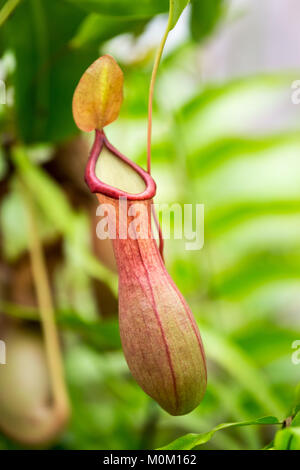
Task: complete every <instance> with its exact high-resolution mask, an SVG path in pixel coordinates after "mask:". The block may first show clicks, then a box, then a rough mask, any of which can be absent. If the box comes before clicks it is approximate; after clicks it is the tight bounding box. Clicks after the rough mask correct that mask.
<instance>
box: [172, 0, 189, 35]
mask: <svg viewBox="0 0 300 470" xmlns="http://www.w3.org/2000/svg"><path fill="white" fill-rule="evenodd" d="M189 2H190V0H170V10H169V23H168V27H169V31H170V30H171V29H173V28H174V26H175V25H176V23H177V21H178V20H179V18H180V15H181V13H182V12H183V10H184V9H185V7H186V6H187V5H188V3H189Z"/></svg>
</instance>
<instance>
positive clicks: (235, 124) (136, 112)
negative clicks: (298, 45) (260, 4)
mask: <svg viewBox="0 0 300 470" xmlns="http://www.w3.org/2000/svg"><path fill="white" fill-rule="evenodd" d="M3 3H4V2H1V3H0V5H3ZM223 3H224V2H222V1H208V0H205V1H204V0H203V1H200V0H193V2H192V6H191V16H190V38H189V39H187V40H186V42H185V43H183V44H181V45H179V46H177V47H176V48H175V49H174V50H172V51H171V52H170V53H169V54H168V55H166V56H165V58H164V60H163V63H162V65H161V69H160V73H159V78H158V82H157V87H156V94H155V103H154V116H153V174H154V177H155V179H156V181H157V184H158V196H157V201H156V202H168V203H170V204H172V203H173V202H180V203H181V204H184V203H193V204H196V203H204V204H205V245H204V248H203V249H202V250H201V251H199V252H189V251H185V250H184V242H182V241H179V240H168V241H166V260H167V267H168V269H169V271H170V273H171V275H172V276H173V277H174V279H175V281H176V283H177V285H178V287H179V288H180V290H181V291H182V292H183V294H184V295H185V296H186V297H187V299H188V301H189V303H190V305H191V307H192V310H193V312H194V314H195V316H196V318H197V321H198V323H199V326H200V330H201V332H202V335H203V341H204V345H205V349H206V352H207V356H208V373H209V382H208V391H207V394H206V397H205V399H204V401H203V403H202V404H201V405H200V406H199V407H198V408H197V409H196V410H195V411H194V412H192V413H191V414H189V415H187V416H182V417H171V416H168V415H167V414H166V413H165V412H163V411H162V410H160V409H159V408H158V407H157V405H156V404H155V403H153V402H152V400H151V399H150V398H148V397H147V396H146V395H145V394H144V393H143V392H142V390H141V389H140V388H139V387H138V386H137V385H136V384H135V382H134V381H133V379H132V378H131V376H130V374H129V371H128V368H127V366H126V363H125V359H124V357H123V354H122V350H121V347H120V340H119V333H118V325H117V320H116V317H114V318H113V319H110V320H109V321H107V320H103V319H101V318H100V316H99V312H98V311H97V308H96V307H95V302H94V299H93V293H92V291H91V288H90V286H91V283H92V280H93V279H95V278H96V279H98V280H101V281H103V282H105V283H106V284H108V285H109V286H110V288H111V289H112V290H114V291H115V288H116V276H115V275H114V274H112V273H110V271H109V270H108V269H107V268H105V267H104V266H102V265H101V264H100V262H99V261H98V260H97V259H96V257H95V255H94V254H93V252H92V250H91V247H90V243H89V237H88V233H89V221H88V217H87V213H86V211H85V210H84V209H83V208H76V209H74V207H73V206H72V205H71V204H70V201H69V200H68V196H67V194H66V193H65V191H64V187H63V186H61V184H60V182H59V181H56V180H55V179H54V178H53V177H52V176H51V175H50V174H48V173H47V171H46V170H45V168H44V167H43V165H41V164H40V163H39V162H38V160H37V159H34V158H33V156H32V155H33V152H32V149H33V148H34V147H32V145H33V144H34V145H37V144H43V145H44V144H47V145H50V149H53V148H55V147H56V146H57V144H58V143H60V142H62V141H65V140H67V139H71V138H73V137H74V136H75V135H76V134H77V130H76V128H75V125H74V123H73V119H72V114H71V100H72V94H73V91H74V88H75V86H76V84H77V82H78V79H79V78H80V76H81V74H82V72H83V71H84V70H85V69H86V68H87V66H88V65H89V64H90V63H91V62H92V61H93V60H94V59H95V58H96V57H97V56H98V55H99V54H102V53H106V47H109V44H107V43H106V42H105V41H108V40H109V39H111V38H114V37H116V36H118V35H119V34H123V33H130V34H131V35H132V36H133V37H138V36H139V35H140V34H141V33H142V32H143V30H144V28H145V27H146V25H147V24H148V22H149V21H150V20H151V19H152V17H153V16H154V15H156V14H160V13H164V12H166V11H167V9H168V1H167V0H165V1H161V0H159V1H158V0H157V1H151V2H150V1H148V0H143V1H139V2H134V1H133V0H126V1H125V0H123V1H120V0H105V1H104V0H89V1H82V0H68V1H67V0H66V1H63V0H51V1H47V0H24V1H22V2H21V3H20V5H19V6H18V7H17V8H16V10H15V11H14V12H13V14H12V15H11V16H10V17H9V19H8V20H7V21H6V23H5V24H4V26H3V27H2V28H1V31H0V51H1V56H2V58H5V57H6V58H7V57H8V56H10V55H11V56H12V57H13V58H14V62H15V66H12V67H11V68H9V67H8V68H7V74H6V76H5V81H6V83H7V86H8V89H11V90H13V94H14V100H13V104H10V105H8V106H1V108H0V125H1V135H2V140H3V141H4V137H5V136H7V135H9V137H10V139H11V140H12V142H13V151H12V153H10V154H9V156H10V158H11V160H10V161H7V156H6V154H5V152H2V153H1V154H0V162H1V178H2V179H3V180H4V179H5V178H6V177H7V174H8V168H9V166H12V167H13V168H14V171H16V170H17V171H18V172H19V173H20V174H21V175H22V177H23V178H24V180H25V181H26V183H27V185H28V187H29V188H30V190H31V192H32V195H33V197H34V199H35V202H36V205H37V207H38V210H39V217H40V226H41V237H42V238H43V240H44V241H45V242H46V241H48V240H52V239H55V238H57V237H60V238H62V239H63V253H64V266H63V268H62V267H59V269H58V272H57V274H56V287H55V288H56V297H55V301H56V306H57V322H58V325H59V328H60V330H61V333H62V335H63V337H64V342H65V368H66V376H67V383H68V388H69V392H70V397H71V400H72V407H73V416H72V421H71V424H70V426H69V428H68V429H67V430H66V432H65V433H64V435H63V436H62V437H61V438H60V439H59V441H58V442H57V443H56V444H55V445H54V447H55V448H64V449H140V448H156V447H163V446H165V445H167V444H168V443H170V442H171V441H173V440H175V439H177V438H180V439H179V440H178V441H175V443H172V444H170V445H171V447H170V448H183V449H185V448H193V447H195V446H199V445H200V444H201V445H203V447H201V448H213V449H254V448H256V449H259V448H262V447H264V446H266V445H269V447H271V448H276V449H277V448H278V449H287V448H290V449H295V448H297V449H300V444H299V442H300V441H299V429H300V428H299V426H300V424H299V418H297V416H296V417H295V418H294V420H293V422H292V426H289V427H287V428H285V429H282V430H279V431H278V429H279V428H278V424H276V425H274V423H275V422H276V423H277V420H278V421H279V422H282V420H283V419H285V418H287V417H288V416H294V415H297V412H298V411H299V405H300V400H299V396H298V398H297V400H296V401H297V403H296V405H293V400H294V397H295V389H296V385H297V383H298V382H299V367H300V365H298V366H297V365H295V364H293V363H292V360H291V355H292V352H293V350H292V343H293V341H295V340H297V339H300V324H299V301H300V298H299V287H300V270H299V260H300V243H299V240H300V236H299V235H300V220H299V203H300V185H299V174H300V161H299V152H300V138H299V129H298V128H297V129H296V130H295V129H291V130H287V129H285V130H283V131H277V132H276V133H275V132H273V131H265V132H264V131H262V132H256V131H253V130H251V131H250V129H251V127H252V125H253V123H254V122H255V121H256V120H257V119H258V118H259V117H260V116H261V117H263V116H265V115H268V113H272V109H273V107H274V103H276V102H279V101H280V99H281V97H282V95H283V94H284V93H285V90H287V89H289V87H290V83H291V76H290V75H289V73H287V72H285V71H284V70H283V71H282V73H281V74H276V75H268V76H266V75H259V76H250V77H244V78H241V79H238V80H236V79H235V80H230V81H226V82H219V83H209V84H207V85H205V86H203V84H202V83H201V81H200V80H199V77H198V76H197V77H195V75H197V71H195V70H194V67H197V65H196V64H197V59H196V58H197V53H198V51H199V47H201V44H200V45H199V43H198V42H197V41H202V40H203V39H204V38H206V37H207V35H208V34H210V33H212V32H213V27H214V26H215V25H216V23H217V21H218V20H220V19H221V18H222V12H223V11H224V5H223ZM25 18H26V20H25ZM152 59H153V51H152V48H151V47H149V50H146V51H145V54H143V55H142V56H141V57H140V58H136V59H135V60H134V61H130V60H128V61H126V60H125V59H123V60H124V63H123V64H121V66H122V67H123V70H124V72H125V79H126V84H125V87H126V88H125V97H126V99H125V101H124V105H123V108H122V111H121V116H120V119H119V120H118V121H117V122H116V123H114V124H113V125H112V126H110V128H109V129H107V133H108V136H109V138H110V140H111V141H112V143H113V144H114V145H115V146H117V147H118V148H119V149H120V150H121V151H123V152H124V153H125V154H127V155H128V156H130V157H131V158H133V159H134V160H135V161H137V162H138V163H139V164H141V165H144V164H145V160H146V118H147V99H146V97H147V92H148V86H149V77H150V72H151V64H152ZM3 62H5V60H4V59H3ZM15 143H17V147H15ZM50 154H51V152H50ZM8 187H9V190H8V192H7V193H6V194H5V196H4V197H3V199H2V201H1V208H0V220H1V230H2V239H3V240H2V241H3V247H2V248H3V255H4V258H5V259H6V260H8V262H12V260H14V259H17V258H18V256H20V255H22V253H24V251H25V250H26V247H27V245H28V240H27V237H26V231H20V228H19V227H20V225H19V224H20V221H22V220H23V219H22V218H23V215H24V207H23V200H22V195H21V193H20V188H19V187H18V184H17V183H16V179H15V175H14V173H13V174H12V175H11V176H10V177H9V183H8ZM95 204H96V203H95ZM95 207H96V205H95ZM16 216H17V222H18V223H16ZM22 225H23V224H22ZM173 228H174V227H173ZM74 273H78V274H80V275H78V276H76V275H75V274H74ZM65 291H68V294H69V297H68V299H66V297H65V295H64V292H65ZM70 298H71V300H70ZM1 309H2V311H3V312H4V313H6V314H7V315H10V316H13V317H18V318H20V317H21V318H30V319H32V320H34V319H36V318H37V312H36V311H35V310H34V309H33V310H32V309H29V310H28V309H26V308H25V307H22V305H13V304H9V303H5V302H3V304H2V305H1ZM112 313H116V312H112ZM296 396H297V395H296ZM293 406H294V408H292V407H293ZM267 415H272V416H275V417H276V418H275V420H273V421H272V423H273V424H271V421H270V418H269V420H266V421H264V418H259V417H263V416H267ZM258 418H259V419H258ZM257 419H258V420H257ZM245 421H246V422H247V423H248V424H257V425H256V426H249V427H248V426H246V425H245V424H247V423H243V422H245ZM222 422H226V423H233V424H232V425H231V426H228V425H224V429H223V430H220V432H218V433H216V434H215V435H214V432H215V430H216V429H215V426H217V425H218V424H219V423H222ZM239 424H241V425H242V426H241V427H239ZM226 428H228V429H227V430H226ZM211 429H213V431H211V433H208V434H207V432H208V431H210V430H211ZM220 429H221V428H220ZM276 431H278V433H277V434H276V437H275V440H274V442H272V441H273V439H274V436H275V432H276ZM190 433H192V434H193V435H192V436H191V434H190ZM201 433H205V434H204V437H203V436H202V437H201V436H199V435H200V434H201ZM185 434H187V436H184V437H180V436H183V435H185ZM195 434H196V435H197V436H195ZM211 438H212V439H211ZM210 439H211V441H210ZM207 441H209V442H207ZM191 443H192V444H191ZM172 446H173V447H172ZM186 446H190V447H186ZM15 447H16V444H15V443H13V442H12V441H10V440H8V439H7V438H6V437H5V436H3V437H1V438H0V448H15Z"/></svg>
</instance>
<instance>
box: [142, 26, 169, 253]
mask: <svg viewBox="0 0 300 470" xmlns="http://www.w3.org/2000/svg"><path fill="white" fill-rule="evenodd" d="M169 31H170V17H169V20H168V24H167V27H166V30H165V32H164V35H163V37H162V40H161V42H160V45H159V47H158V50H157V53H156V56H155V60H154V64H153V69H152V75H151V80H150V87H149V100H148V131H147V171H148V173H149V174H151V137H152V107H153V94H154V85H155V80H156V75H157V71H158V67H159V64H160V60H161V56H162V53H163V50H164V47H165V44H166V40H167V37H168V34H169ZM152 214H153V219H154V223H155V225H156V228H157V231H158V236H159V252H160V254H161V257H162V259H164V238H163V234H162V229H161V226H160V223H159V221H158V218H157V215H156V212H155V209H154V207H152Z"/></svg>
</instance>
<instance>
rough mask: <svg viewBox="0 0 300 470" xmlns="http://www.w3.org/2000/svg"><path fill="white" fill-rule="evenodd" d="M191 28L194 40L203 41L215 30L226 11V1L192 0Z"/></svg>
mask: <svg viewBox="0 0 300 470" xmlns="http://www.w3.org/2000/svg"><path fill="white" fill-rule="evenodd" d="M191 3H192V11H191V17H190V27H191V34H192V38H193V39H194V40H195V41H201V40H202V39H204V38H206V37H207V36H208V35H209V34H210V33H211V32H212V30H213V29H214V27H215V25H216V24H217V22H218V20H219V19H220V17H221V15H222V12H223V10H224V8H223V7H224V0H192V2H191Z"/></svg>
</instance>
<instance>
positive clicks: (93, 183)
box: [85, 129, 156, 201]
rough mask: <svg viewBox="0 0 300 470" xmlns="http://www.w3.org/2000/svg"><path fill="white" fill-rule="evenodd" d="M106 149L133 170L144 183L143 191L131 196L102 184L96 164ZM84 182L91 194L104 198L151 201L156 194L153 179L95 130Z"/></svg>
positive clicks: (101, 132)
mask: <svg viewBox="0 0 300 470" xmlns="http://www.w3.org/2000/svg"><path fill="white" fill-rule="evenodd" d="M104 147H105V148H106V149H107V150H108V151H109V152H111V153H112V154H113V155H114V156H115V157H117V158H119V159H120V160H121V161H122V162H123V163H126V164H127V165H128V166H129V167H130V168H131V169H132V170H134V171H135V172H136V173H137V174H138V175H139V176H140V177H141V178H142V180H143V181H144V183H145V186H146V187H145V190H144V191H142V192H140V193H137V194H132V193H130V192H126V191H123V190H121V189H118V188H116V187H114V186H110V185H109V184H107V183H104V182H103V181H101V179H99V178H98V177H97V176H96V164H97V162H98V159H99V158H101V151H102V149H103V148H104ZM85 182H86V184H87V185H88V187H89V189H90V191H91V192H92V193H100V194H104V195H105V196H108V197H111V198H114V199H119V198H126V199H128V200H129V201H144V200H147V199H152V198H153V197H154V196H155V193H156V184H155V181H154V179H153V178H152V177H151V176H150V175H149V173H147V172H146V171H145V170H143V169H142V168H141V167H140V166H139V165H137V164H136V163H134V162H132V161H131V160H130V159H129V158H127V157H126V156H125V155H123V154H122V153H121V152H119V151H118V150H117V149H116V148H115V147H114V146H113V145H111V143H110V142H109V141H108V140H107V137H106V135H105V134H104V132H103V130H98V129H96V130H95V141H94V144H93V147H92V150H91V153H90V156H89V159H88V162H87V165H86V169H85Z"/></svg>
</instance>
